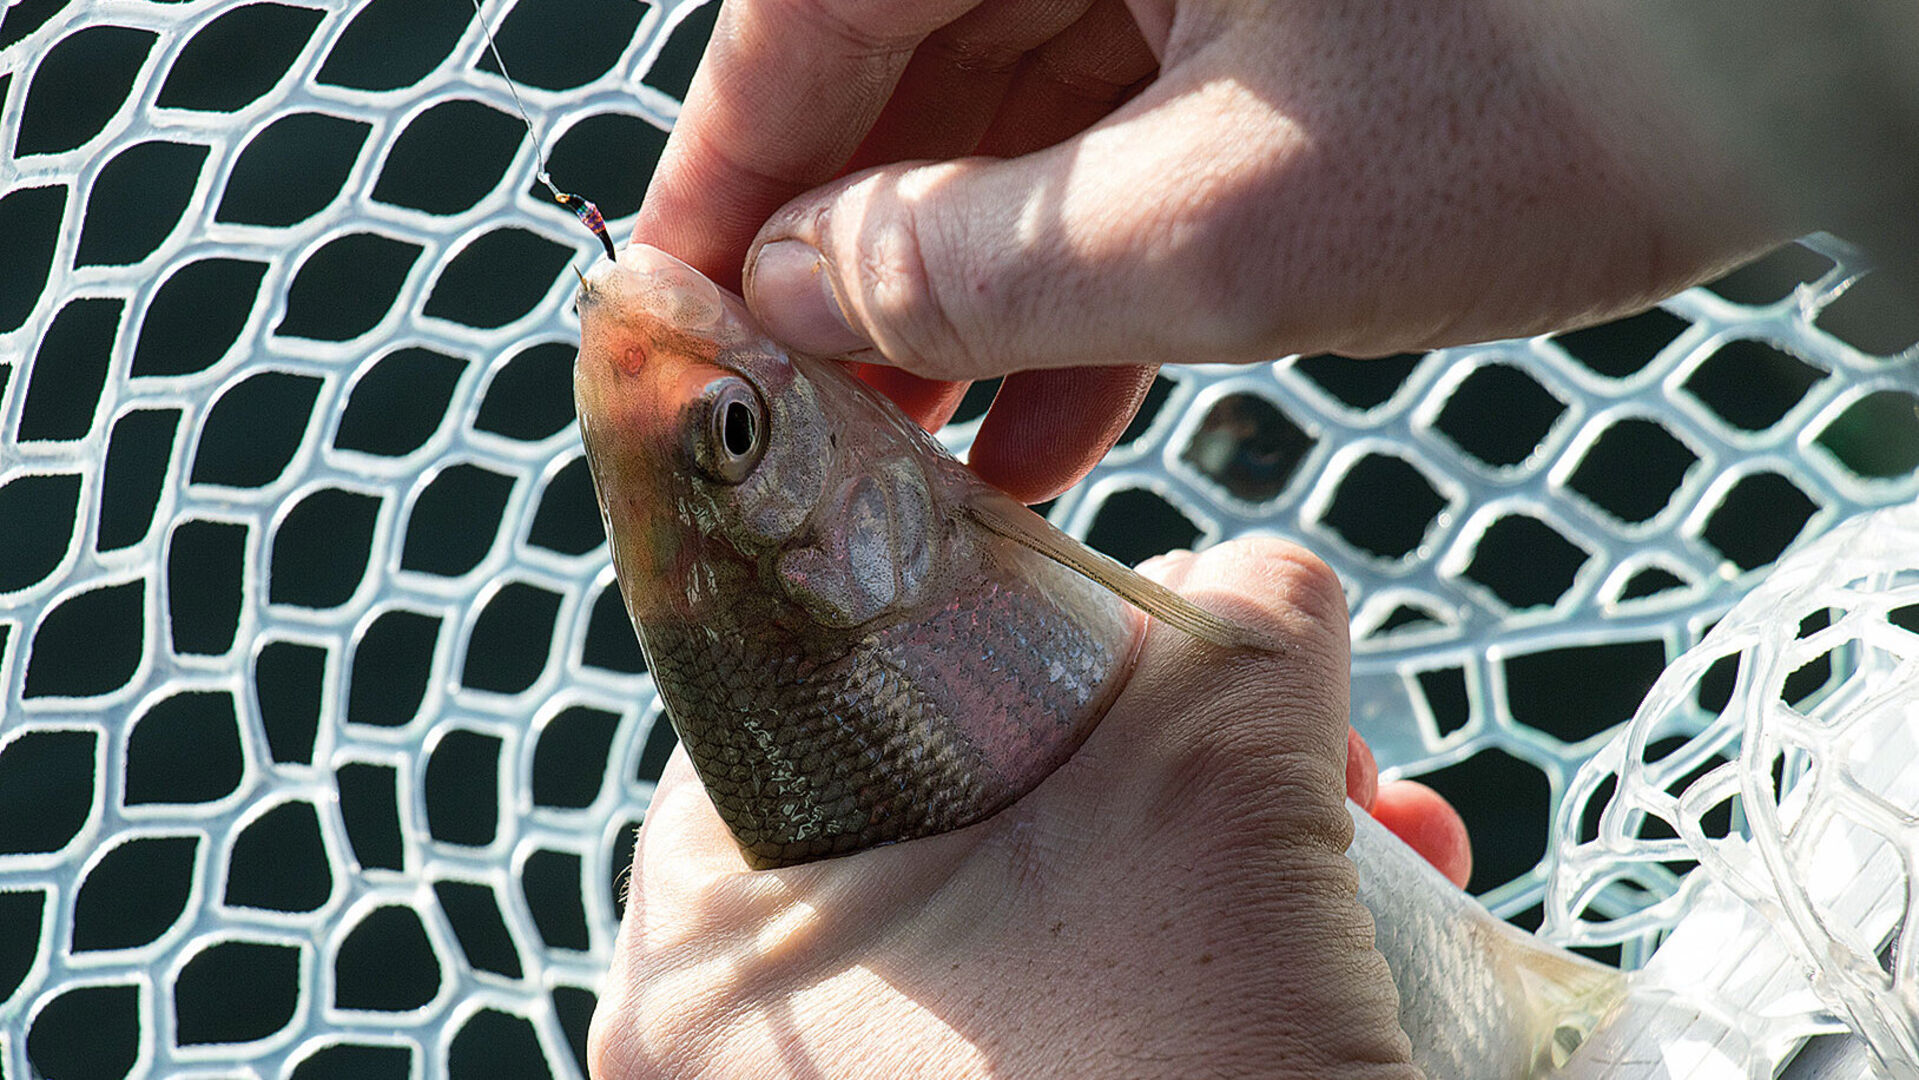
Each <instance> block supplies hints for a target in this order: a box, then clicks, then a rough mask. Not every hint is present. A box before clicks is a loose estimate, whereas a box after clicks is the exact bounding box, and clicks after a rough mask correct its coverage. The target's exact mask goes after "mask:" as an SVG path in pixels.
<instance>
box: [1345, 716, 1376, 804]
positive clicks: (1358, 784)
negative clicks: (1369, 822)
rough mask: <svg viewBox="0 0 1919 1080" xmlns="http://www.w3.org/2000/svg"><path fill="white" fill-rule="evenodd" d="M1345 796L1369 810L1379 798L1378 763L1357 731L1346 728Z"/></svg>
mask: <svg viewBox="0 0 1919 1080" xmlns="http://www.w3.org/2000/svg"><path fill="white" fill-rule="evenodd" d="M1346 797H1347V798H1349V799H1351V800H1353V801H1354V802H1356V803H1358V804H1359V805H1360V807H1361V808H1362V809H1364V810H1366V811H1368V812H1371V811H1372V809H1373V806H1374V804H1375V802H1376V801H1377V800H1378V798H1379V764H1378V763H1377V762H1375V761H1374V760H1373V748H1372V747H1370V746H1367V745H1366V740H1365V739H1363V738H1360V735H1359V732H1358V731H1356V730H1354V729H1353V728H1350V727H1349V728H1347V729H1346Z"/></svg>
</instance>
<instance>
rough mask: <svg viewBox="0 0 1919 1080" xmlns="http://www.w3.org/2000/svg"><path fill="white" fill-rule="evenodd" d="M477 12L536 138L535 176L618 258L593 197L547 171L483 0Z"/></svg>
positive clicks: (609, 254) (608, 254)
mask: <svg viewBox="0 0 1919 1080" xmlns="http://www.w3.org/2000/svg"><path fill="white" fill-rule="evenodd" d="M473 14H474V15H476V16H478V17H479V20H480V31H481V32H482V33H484V34H485V35H486V47H487V49H488V50H489V51H491V52H492V53H493V63H494V66H496V67H498V68H499V69H500V77H501V78H503V79H505V80H506V89H507V92H508V93H510V94H512V95H513V104H514V105H515V106H517V107H518V108H519V110H520V120H521V122H523V123H524V124H526V134H527V138H529V139H531V140H532V141H533V158H534V160H535V161H536V162H538V163H539V166H540V170H539V173H538V174H537V175H536V177H535V178H536V179H537V180H539V182H540V186H542V187H544V188H546V190H548V191H550V192H552V193H553V201H554V202H556V203H559V204H560V205H561V206H564V207H566V208H567V209H568V210H571V211H573V216H575V217H577V218H579V219H580V224H582V225H585V226H586V227H587V229H588V230H590V231H591V232H592V233H593V235H594V236H597V237H599V238H600V246H601V247H602V248H605V249H606V257H607V258H609V259H613V260H615V261H618V259H619V253H618V252H616V251H615V250H614V248H613V238H612V237H611V236H608V235H607V232H606V219H605V218H604V217H601V216H600V208H599V207H597V206H595V205H593V203H592V201H591V200H589V199H584V198H582V197H580V196H578V195H575V194H573V193H572V192H570V191H561V190H560V189H559V188H558V187H556V186H554V184H553V178H552V177H551V176H549V175H548V174H547V171H546V155H544V154H542V153H540V135H539V132H537V131H535V130H534V129H533V118H532V117H531V116H528V115H527V112H526V102H524V101H521V100H520V90H519V87H517V86H515V85H514V83H513V76H511V75H508V74H507V73H506V60H505V59H504V58H502V57H501V56H500V46H499V45H498V44H496V43H495V42H494V40H493V31H492V29H491V28H489V27H488V26H487V25H486V14H485V13H484V12H482V11H481V10H480V0H473Z"/></svg>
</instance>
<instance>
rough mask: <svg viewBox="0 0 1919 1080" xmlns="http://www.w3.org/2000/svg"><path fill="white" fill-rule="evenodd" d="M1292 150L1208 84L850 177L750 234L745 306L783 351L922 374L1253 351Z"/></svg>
mask: <svg viewBox="0 0 1919 1080" xmlns="http://www.w3.org/2000/svg"><path fill="white" fill-rule="evenodd" d="M1162 86H1163V84H1156V85H1155V86H1154V87H1153V89H1152V90H1150V91H1149V94H1153V93H1154V92H1155V91H1161V90H1162ZM1293 142H1294V140H1293V139H1292V137H1291V129H1290V128H1289V127H1288V126H1287V125H1286V124H1285V123H1283V122H1282V121H1281V120H1280V119H1279V118H1278V117H1277V116H1275V115H1274V114H1273V113H1272V112H1271V111H1270V109H1269V108H1268V107H1267V106H1265V105H1263V104H1262V103H1260V102H1259V101H1258V100H1257V99H1255V98H1252V97H1251V96H1250V95H1245V94H1236V90H1235V88H1234V87H1232V86H1230V85H1227V86H1221V87H1218V88H1217V89H1213V90H1211V91H1210V92H1201V93H1195V94H1186V95H1177V94H1175V95H1171V96H1166V95H1165V94H1156V95H1155V96H1154V98H1153V99H1152V100H1149V99H1148V98H1146V97H1142V98H1140V99H1136V100H1135V101H1134V102H1133V103H1132V104H1131V105H1129V106H1127V107H1126V108H1125V109H1123V110H1122V111H1121V112H1119V113H1116V114H1114V115H1113V116H1112V117H1110V118H1109V119H1108V121H1106V122H1105V123H1102V124H1101V125H1100V126H1098V127H1095V128H1093V129H1091V130H1089V131H1087V132H1085V133H1083V134H1081V135H1080V136H1078V137H1077V138H1075V139H1073V140H1071V141H1069V142H1066V143H1062V144H1060V145H1058V146H1054V147H1052V148H1049V149H1047V150H1044V151H1040V152H1038V153H1034V154H1028V155H1025V156H1022V157H1018V158H1013V159H1008V160H994V159H989V158H966V159H961V160H958V161H949V162H941V163H935V164H926V163H919V164H900V165H890V166H885V167H882V168H878V169H872V170H868V171H866V172H863V173H858V174H855V175H853V176H849V177H846V178H844V179H842V180H841V181H839V182H837V183H835V184H832V185H829V186H827V187H825V188H822V189H819V190H817V191H814V192H810V193H808V194H807V195H804V196H801V197H800V198H799V199H796V200H795V201H793V202H792V203H789V204H788V205H787V206H786V207H784V208H783V209H782V210H781V211H780V212H779V213H777V214H775V215H774V217H773V218H772V219H771V220H770V221H769V222H768V223H767V224H766V226H765V227H764V228H763V229H761V231H760V234H759V237H758V238H757V239H756V241H755V243H754V248H753V250H752V252H751V253H750V254H749V257H748V260H747V270H746V277H745V291H746V298H747V303H748V304H749V305H750V306H751V307H752V308H753V310H754V313H755V314H756V315H757V316H758V317H759V318H760V320H761V321H762V322H763V323H764V324H765V326H766V327H767V329H768V330H769V331H771V332H772V333H773V335H774V336H775V337H778V338H781V339H782V340H784V341H786V342H787V343H788V344H790V345H793V346H795V347H796V348H799V349H802V350H805V351H809V352H815V353H820V354H825V355H836V354H843V353H848V352H855V351H858V350H862V349H871V350H874V351H875V352H876V353H877V355H871V354H868V355H862V356H861V357H860V358H861V359H863V360H884V361H886V362H890V363H893V364H896V365H898V366H900V367H903V368H905V369H907V370H908V371H911V372H913V373H914V374H917V375H922V376H926V377H929V378H936V379H975V378H984V377H989V376H993V375H1001V374H1005V373H1007V372H1011V371H1018V370H1026V369H1032V368H1060V367H1080V366H1093V365H1108V364H1150V363H1166V362H1176V361H1185V362H1193V361H1197V360H1205V361H1253V360H1259V359H1267V358H1270V357H1271V356H1272V355H1275V353H1273V352H1272V351H1271V350H1272V348H1273V346H1274V344H1275V341H1276V336H1277V335H1276V334H1275V331H1276V330H1279V329H1280V328H1281V327H1282V325H1283V323H1282V320H1281V316H1280V315H1279V313H1277V312H1276V311H1275V309H1274V307H1273V305H1272V304H1271V302H1270V297H1272V296H1273V295H1275V293H1276V290H1280V289H1283V287H1284V283H1283V282H1281V281H1278V280H1275V275H1274V274H1273V273H1272V272H1271V271H1272V269H1273V267H1272V266H1271V265H1270V263H1271V258H1270V255H1267V254H1263V253H1264V252H1270V251H1271V248H1272V245H1271V244H1270V243H1269V242H1268V239H1267V238H1266V237H1264V236H1262V235H1261V234H1270V233H1271V232H1272V231H1273V230H1274V228H1275V226H1274V224H1273V222H1272V217H1273V215H1272V206H1271V201H1270V199H1271V196H1270V192H1272V191H1273V190H1275V186H1274V185H1275V181H1276V179H1278V178H1279V177H1278V174H1280V173H1281V172H1283V171H1284V169H1285V167H1286V164H1287V162H1288V161H1289V159H1291V158H1293V157H1295V156H1296V155H1297V153H1298V149H1299V148H1298V147H1296V146H1294V145H1292V144H1293ZM1222 146H1224V147H1229V148H1231V149H1229V150H1228V151H1226V152H1224V153H1222V151H1221V147H1222ZM1261 262H1265V263H1267V264H1268V265H1266V266H1265V267H1263V268H1259V267H1256V265H1255V264H1257V263H1261ZM1249 275H1250V276H1251V277H1253V278H1257V279H1262V280H1248V276H1249ZM1279 276H1280V277H1283V276H1285V275H1284V274H1281V275H1279ZM1289 344H1294V345H1295V347H1297V346H1296V343H1295V342H1293V341H1291V340H1289Z"/></svg>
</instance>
